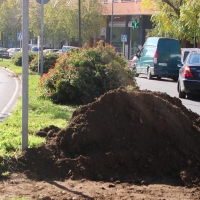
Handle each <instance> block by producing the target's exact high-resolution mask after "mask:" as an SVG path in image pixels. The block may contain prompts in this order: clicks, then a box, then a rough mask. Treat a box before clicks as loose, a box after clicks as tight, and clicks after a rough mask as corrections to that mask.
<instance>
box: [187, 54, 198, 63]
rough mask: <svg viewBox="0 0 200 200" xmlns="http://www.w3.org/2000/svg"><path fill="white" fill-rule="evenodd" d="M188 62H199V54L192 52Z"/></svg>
mask: <svg viewBox="0 0 200 200" xmlns="http://www.w3.org/2000/svg"><path fill="white" fill-rule="evenodd" d="M189 63H190V64H200V54H198V55H197V54H193V55H191V56H190V58H189Z"/></svg>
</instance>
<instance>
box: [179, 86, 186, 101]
mask: <svg viewBox="0 0 200 200" xmlns="http://www.w3.org/2000/svg"><path fill="white" fill-rule="evenodd" d="M178 97H179V98H183V99H184V98H185V97H186V93H185V92H182V91H181V86H180V84H178Z"/></svg>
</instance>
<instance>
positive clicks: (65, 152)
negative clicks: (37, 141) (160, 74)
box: [12, 88, 200, 199]
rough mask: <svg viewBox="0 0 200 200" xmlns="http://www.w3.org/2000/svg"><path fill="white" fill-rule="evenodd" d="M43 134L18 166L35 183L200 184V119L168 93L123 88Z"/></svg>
mask: <svg viewBox="0 0 200 200" xmlns="http://www.w3.org/2000/svg"><path fill="white" fill-rule="evenodd" d="M37 134H38V135H41V136H43V137H46V138H47V141H46V143H45V144H42V145H40V146H39V147H37V148H31V149H28V150H27V151H24V152H23V154H22V156H21V157H20V158H19V159H18V164H13V165H12V169H13V172H14V171H15V172H19V171H17V170H19V169H20V170H21V172H23V173H24V174H26V176H27V177H28V178H29V179H34V180H45V179H47V178H48V179H50V180H67V179H68V180H83V179H84V180H89V181H97V182H98V181H104V182H116V181H119V182H120V183H121V182H124V183H125V182H126V183H132V184H135V185H137V184H138V185H150V184H153V183H162V184H163V183H169V181H170V184H176V185H179V186H181V185H182V186H189V187H193V186H194V187H198V185H199V178H200V116H199V115H197V114H196V113H193V112H192V111H190V110H188V109H186V108H185V107H184V106H183V105H182V103H181V101H180V100H179V99H178V98H175V97H174V98H172V97H170V96H168V95H167V94H165V93H159V92H151V91H140V90H136V91H127V90H126V89H124V88H119V89H117V90H113V91H110V92H108V93H106V94H104V95H103V96H101V97H100V98H98V99H97V100H96V101H95V102H93V103H90V104H88V105H85V106H81V107H80V108H78V109H77V110H76V111H75V112H74V113H73V116H72V118H71V120H70V122H69V126H68V127H66V128H65V129H62V130H60V129H59V128H58V127H55V126H53V125H52V126H50V127H46V128H45V129H43V130H40V131H39V132H38V133H37ZM22 169H23V170H22ZM111 199H112V198H111Z"/></svg>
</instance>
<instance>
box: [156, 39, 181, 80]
mask: <svg viewBox="0 0 200 200" xmlns="http://www.w3.org/2000/svg"><path fill="white" fill-rule="evenodd" d="M180 53H181V52H180V44H179V41H178V40H176V39H170V38H160V40H159V42H158V62H157V63H158V64H157V67H158V69H157V70H158V72H159V74H161V75H163V76H168V77H175V76H177V77H178V71H179V68H178V66H177V64H179V63H180V59H181V57H180Z"/></svg>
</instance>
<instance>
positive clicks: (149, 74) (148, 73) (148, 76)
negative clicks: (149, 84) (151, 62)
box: [147, 68, 152, 80]
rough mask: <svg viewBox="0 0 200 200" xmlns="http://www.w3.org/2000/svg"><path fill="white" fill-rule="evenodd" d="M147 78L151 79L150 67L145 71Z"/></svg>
mask: <svg viewBox="0 0 200 200" xmlns="http://www.w3.org/2000/svg"><path fill="white" fill-rule="evenodd" d="M147 79H149V80H150V79H152V75H151V70H150V68H148V71H147Z"/></svg>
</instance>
